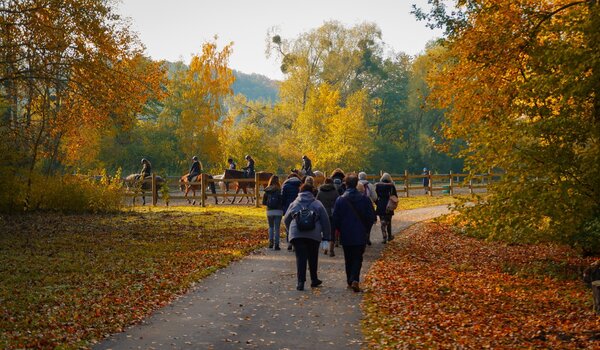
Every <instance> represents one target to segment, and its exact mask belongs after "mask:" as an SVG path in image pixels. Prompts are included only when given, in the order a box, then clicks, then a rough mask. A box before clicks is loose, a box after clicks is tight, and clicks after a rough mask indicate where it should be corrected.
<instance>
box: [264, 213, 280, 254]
mask: <svg viewBox="0 0 600 350" xmlns="http://www.w3.org/2000/svg"><path fill="white" fill-rule="evenodd" d="M267 221H268V222H269V242H273V243H274V244H275V247H278V246H279V236H280V234H279V231H280V229H281V215H269V216H267Z"/></svg>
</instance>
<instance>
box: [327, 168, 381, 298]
mask: <svg viewBox="0 0 600 350" xmlns="http://www.w3.org/2000/svg"><path fill="white" fill-rule="evenodd" d="M345 182H346V191H345V192H344V194H343V195H342V196H341V197H339V198H338V199H337V200H336V201H335V205H334V207H333V230H335V229H338V230H339V231H340V244H341V245H342V248H343V250H344V264H345V268H346V282H347V283H348V288H351V289H352V290H353V291H355V292H360V287H359V282H360V270H361V268H362V262H363V254H364V253H365V247H366V245H367V241H368V232H370V231H371V227H372V226H373V224H374V223H375V221H376V220H377V216H376V215H375V211H374V210H373V204H372V203H371V200H370V199H369V198H368V197H366V196H364V195H363V194H362V193H360V192H359V191H358V190H357V189H356V186H357V185H358V177H357V176H356V174H348V175H346V177H345Z"/></svg>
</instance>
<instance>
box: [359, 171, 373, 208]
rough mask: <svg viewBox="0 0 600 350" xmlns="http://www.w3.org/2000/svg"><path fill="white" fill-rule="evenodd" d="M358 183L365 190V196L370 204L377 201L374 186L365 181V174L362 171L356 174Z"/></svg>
mask: <svg viewBox="0 0 600 350" xmlns="http://www.w3.org/2000/svg"><path fill="white" fill-rule="evenodd" d="M358 183H360V184H362V185H363V187H364V188H365V192H366V196H367V197H369V198H370V199H371V202H373V203H375V202H376V201H377V192H376V191H375V185H374V184H372V183H370V182H369V180H367V174H366V173H365V172H363V171H361V172H360V173H358Z"/></svg>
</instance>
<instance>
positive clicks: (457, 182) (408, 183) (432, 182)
mask: <svg viewBox="0 0 600 350" xmlns="http://www.w3.org/2000/svg"><path fill="white" fill-rule="evenodd" d="M382 174H383V171H381V172H380V174H379V175H375V174H368V175H367V180H369V181H370V182H372V183H375V182H378V181H379V179H380V178H381V175H382ZM390 176H391V177H392V179H393V181H394V183H395V185H396V190H397V192H398V193H404V196H405V197H410V196H411V193H412V194H416V193H418V192H419V191H421V192H423V193H424V194H427V195H429V196H433V193H434V192H442V194H448V195H454V193H455V191H456V190H457V189H459V188H463V189H468V192H469V193H470V194H473V193H474V191H475V190H476V189H484V188H487V187H488V185H489V184H490V183H492V182H493V181H495V180H497V179H498V178H500V177H501V175H500V174H481V175H470V174H461V173H452V171H450V172H449V173H448V174H432V173H431V171H429V172H428V173H427V174H421V175H412V174H409V173H408V171H405V172H404V174H390ZM285 177H286V175H279V178H280V179H283V178H285ZM425 178H427V179H428V181H427V183H428V186H427V187H424V186H423V179H425ZM165 181H166V182H165V184H164V185H163V186H167V187H168V188H170V187H173V186H177V193H178V194H171V191H170V190H169V191H168V200H175V199H190V200H199V202H200V205H201V206H202V207H205V206H206V201H207V199H208V198H209V197H213V198H215V200H218V198H223V200H226V199H227V198H232V197H236V198H248V199H250V198H251V199H253V201H254V205H255V206H256V207H260V203H261V200H262V193H263V192H261V191H260V186H261V185H262V186H263V187H266V181H260V180H259V179H258V175H255V178H254V179H228V180H222V179H209V178H208V176H207V175H206V174H202V176H200V181H197V182H191V183H189V184H190V185H199V186H200V191H199V192H200V193H199V194H198V193H197V194H196V196H193V195H188V197H185V196H184V194H183V192H181V191H180V189H179V186H180V185H181V184H183V183H182V182H181V181H180V177H174V176H167V177H166V178H165ZM221 181H226V182H229V183H232V182H253V183H254V188H253V193H248V194H244V193H238V194H234V193H224V192H222V191H219V190H218V189H217V191H216V192H217V193H215V194H213V193H210V192H208V191H207V190H206V189H207V187H208V186H210V184H211V183H212V184H215V185H216V184H217V183H218V182H221ZM215 187H216V186H215ZM150 192H151V194H152V204H153V205H156V204H157V202H158V199H159V196H160V195H161V194H162V193H160V192H159V191H158V189H157V185H156V175H155V174H152V191H150ZM126 196H129V197H140V196H141V194H140V193H138V192H128V193H126ZM164 199H165V198H163V200H164ZM248 202H250V201H248ZM167 204H168V203H167Z"/></svg>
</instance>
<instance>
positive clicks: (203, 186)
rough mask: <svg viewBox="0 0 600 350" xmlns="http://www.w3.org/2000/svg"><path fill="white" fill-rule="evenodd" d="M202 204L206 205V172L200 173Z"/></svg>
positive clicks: (202, 205)
mask: <svg viewBox="0 0 600 350" xmlns="http://www.w3.org/2000/svg"><path fill="white" fill-rule="evenodd" d="M200 206H201V207H203V208H204V207H206V174H204V173H202V174H201V175H200Z"/></svg>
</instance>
